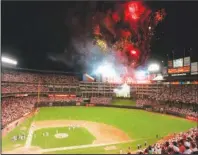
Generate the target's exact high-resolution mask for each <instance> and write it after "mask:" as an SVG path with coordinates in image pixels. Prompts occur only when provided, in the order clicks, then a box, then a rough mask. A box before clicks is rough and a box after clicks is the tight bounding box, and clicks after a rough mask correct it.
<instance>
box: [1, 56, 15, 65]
mask: <svg viewBox="0 0 198 155" xmlns="http://www.w3.org/2000/svg"><path fill="white" fill-rule="evenodd" d="M1 62H2V63H3V64H9V65H14V66H16V65H17V61H16V60H13V59H11V58H8V57H4V56H2V57H1Z"/></svg>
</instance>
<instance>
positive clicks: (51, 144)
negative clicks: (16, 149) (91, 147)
mask: <svg viewBox="0 0 198 155" xmlns="http://www.w3.org/2000/svg"><path fill="white" fill-rule="evenodd" d="M57 131H58V133H67V134H68V135H69V136H68V137H67V138H60V139H57V138H56V137H55V134H57V133H56V132H57ZM46 132H48V133H49V136H43V133H46ZM77 139H78V140H77ZM94 140H95V138H94V136H93V135H91V134H90V133H89V132H88V131H87V130H86V129H85V128H75V129H70V130H69V128H68V127H58V128H43V129H39V130H36V131H35V132H34V136H33V139H32V146H39V147H41V148H43V149H46V148H56V147H65V146H75V145H85V144H91V143H92V142H93V141H94Z"/></svg>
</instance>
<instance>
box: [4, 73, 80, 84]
mask: <svg viewBox="0 0 198 155" xmlns="http://www.w3.org/2000/svg"><path fill="white" fill-rule="evenodd" d="M2 81H7V82H24V83H46V84H55V83H56V84H57V83H77V82H78V79H77V77H75V76H68V75H64V74H49V73H45V74H42V73H29V72H21V71H7V70H4V71H3V72H2Z"/></svg>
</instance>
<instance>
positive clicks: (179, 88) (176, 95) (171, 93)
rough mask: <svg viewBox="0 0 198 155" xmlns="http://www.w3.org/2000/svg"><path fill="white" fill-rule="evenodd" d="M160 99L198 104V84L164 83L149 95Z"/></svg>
mask: <svg viewBox="0 0 198 155" xmlns="http://www.w3.org/2000/svg"><path fill="white" fill-rule="evenodd" d="M149 97H150V98H152V99H156V100H159V101H171V102H181V103H187V104H191V103H196V104H198V85H195V84H194V85H193V84H190V85H163V86H162V87H161V88H160V89H159V90H158V91H154V93H151V94H150V95H149Z"/></svg>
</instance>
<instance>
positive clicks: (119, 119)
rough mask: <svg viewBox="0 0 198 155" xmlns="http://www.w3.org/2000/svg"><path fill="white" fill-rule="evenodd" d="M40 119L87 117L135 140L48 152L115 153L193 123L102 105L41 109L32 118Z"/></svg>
mask: <svg viewBox="0 0 198 155" xmlns="http://www.w3.org/2000/svg"><path fill="white" fill-rule="evenodd" d="M42 120H88V121H94V122H101V123H106V124H109V125H112V126H115V127H117V128H119V129H121V130H122V131H124V132H125V133H127V134H128V135H129V136H130V137H131V139H133V140H135V141H134V142H131V143H126V144H118V145H116V147H117V150H111V151H106V150H104V146H103V147H95V148H86V149H76V150H68V151H57V152H49V153H119V149H121V148H123V149H127V147H128V146H131V147H132V148H133V149H136V145H137V144H143V143H144V141H145V140H147V141H148V142H149V143H150V144H153V143H155V142H156V141H157V140H158V139H156V138H155V137H156V134H158V135H160V137H163V136H166V135H168V134H170V133H174V132H181V131H185V130H188V129H189V128H191V127H196V122H190V121H187V120H185V119H181V118H177V117H173V116H168V115H161V114H157V113H152V112H146V111H143V110H135V109H121V108H106V107H47V108H41V109H40V110H39V112H38V113H37V115H36V116H35V117H34V121H42ZM29 121H30V120H29ZM21 126H27V128H28V127H29V124H25V123H23V124H22V125H21ZM19 131H20V130H19V128H16V129H14V130H13V131H12V132H11V133H10V134H8V136H6V137H4V138H3V143H4V144H3V149H5V148H8V146H11V145H12V146H13V144H11V141H10V139H9V138H10V137H11V135H14V134H16V133H17V132H19ZM74 139H75V141H78V139H77V138H74ZM80 139H84V138H82V137H81V136H79V140H80ZM41 140H42V139H41ZM4 141H5V142H4ZM35 143H38V142H35ZM50 145H51V144H50ZM65 146H66V145H65Z"/></svg>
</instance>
